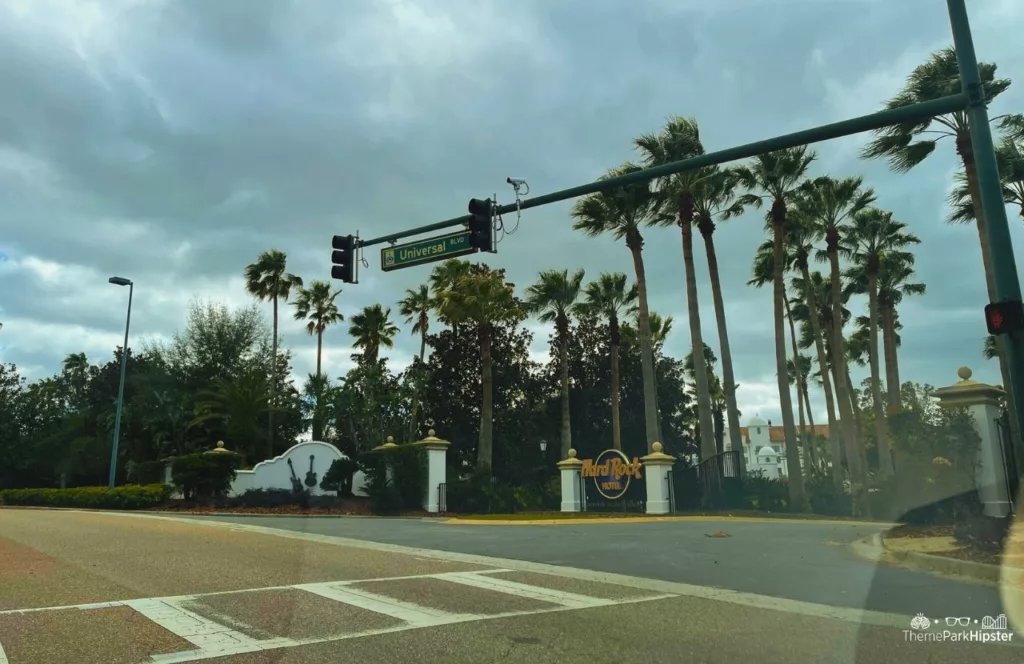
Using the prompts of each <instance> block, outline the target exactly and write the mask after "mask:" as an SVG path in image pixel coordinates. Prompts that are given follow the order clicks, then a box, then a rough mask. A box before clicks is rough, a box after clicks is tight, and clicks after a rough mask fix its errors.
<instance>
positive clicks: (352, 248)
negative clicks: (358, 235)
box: [331, 235, 356, 284]
mask: <svg viewBox="0 0 1024 664" xmlns="http://www.w3.org/2000/svg"><path fill="white" fill-rule="evenodd" d="M331 246H332V247H334V252H332V253H331V262H332V263H334V266H333V267H331V277H332V278H334V279H341V280H342V281H344V282H345V283H346V284H354V283H356V279H355V270H356V239H355V238H354V237H352V236H351V235H335V236H334V239H333V240H332V241H331Z"/></svg>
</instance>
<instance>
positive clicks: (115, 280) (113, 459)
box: [107, 277, 135, 489]
mask: <svg viewBox="0 0 1024 664" xmlns="http://www.w3.org/2000/svg"><path fill="white" fill-rule="evenodd" d="M107 282H108V283H111V284H114V285H115V286H127V287H128V317H127V319H126V320H125V323H124V345H123V346H121V384H120V385H119V386H118V388H117V414H116V415H115V416H114V443H113V445H112V446H111V450H110V477H109V478H108V479H107V486H109V487H110V488H111V489H113V488H114V477H115V475H116V474H117V443H118V441H119V440H120V438H121V409H122V406H123V405H124V374H125V369H126V368H127V366H128V328H129V327H130V326H131V323H132V294H133V292H134V291H135V284H134V283H132V281H131V279H125V278H124V277H111V278H110V279H107Z"/></svg>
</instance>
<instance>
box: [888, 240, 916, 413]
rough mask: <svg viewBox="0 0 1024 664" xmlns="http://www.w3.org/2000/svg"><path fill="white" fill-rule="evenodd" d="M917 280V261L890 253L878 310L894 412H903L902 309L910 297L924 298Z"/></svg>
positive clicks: (890, 407)
mask: <svg viewBox="0 0 1024 664" xmlns="http://www.w3.org/2000/svg"><path fill="white" fill-rule="evenodd" d="M913 277H914V265H913V260H909V261H903V260H901V258H900V256H899V255H898V254H897V255H893V254H890V255H889V256H887V257H886V259H885V260H884V261H882V263H881V265H880V266H879V274H878V307H879V310H880V312H881V317H882V345H883V346H884V347H885V352H884V353H883V356H884V357H885V384H886V388H887V398H886V401H887V406H888V408H889V411H890V412H893V413H894V412H897V411H899V409H900V407H901V406H900V385H901V383H900V365H899V358H898V356H897V353H896V349H897V348H898V347H899V345H900V339H899V335H898V334H897V332H898V330H900V329H901V328H902V327H903V326H902V325H900V320H899V311H898V307H899V305H900V304H901V303H902V302H903V298H904V297H905V296H908V295H924V294H925V292H926V290H927V289H926V287H925V285H924V284H922V283H914V282H911V281H910V279H912V278H913Z"/></svg>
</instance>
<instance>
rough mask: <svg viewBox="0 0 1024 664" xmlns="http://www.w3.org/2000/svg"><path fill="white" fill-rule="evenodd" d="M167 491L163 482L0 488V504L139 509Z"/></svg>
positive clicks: (160, 499) (158, 502) (153, 504)
mask: <svg viewBox="0 0 1024 664" xmlns="http://www.w3.org/2000/svg"><path fill="white" fill-rule="evenodd" d="M170 493H171V488H170V487H169V486H167V485H166V484H147V485H140V484H126V485H124V486H118V487H114V488H113V489H109V488H107V487H105V486H88V487H77V488H74V489H6V490H3V491H0V505H25V506H35V507H80V508H87V509H116V510H141V509H149V508H152V507H157V506H159V505H161V504H162V503H164V502H165V501H166V500H167V498H168V497H169V496H170Z"/></svg>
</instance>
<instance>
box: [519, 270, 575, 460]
mask: <svg viewBox="0 0 1024 664" xmlns="http://www.w3.org/2000/svg"><path fill="white" fill-rule="evenodd" d="M582 287H583V270H577V271H576V272H573V274H572V276H569V271H568V270H562V271H558V270H545V271H544V272H541V273H540V276H539V277H538V279H537V283H535V284H533V285H532V286H530V287H529V288H527V289H526V297H525V299H524V302H523V304H524V307H525V310H526V311H527V312H528V313H532V314H536V315H537V318H538V320H540V321H541V322H542V323H554V324H555V336H556V337H557V339H558V368H559V374H560V379H559V382H560V383H561V392H562V458H563V459H565V458H568V456H569V450H570V449H571V448H572V423H571V421H570V416H569V313H570V312H571V311H572V310H573V308H574V307H576V305H577V301H578V300H579V297H580V290H581V289H582Z"/></svg>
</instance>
